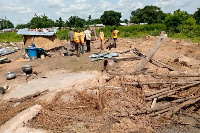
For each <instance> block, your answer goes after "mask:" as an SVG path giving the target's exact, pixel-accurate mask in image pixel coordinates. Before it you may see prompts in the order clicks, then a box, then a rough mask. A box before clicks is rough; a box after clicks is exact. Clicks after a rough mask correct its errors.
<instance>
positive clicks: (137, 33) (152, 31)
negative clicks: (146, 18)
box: [97, 24, 166, 38]
mask: <svg viewBox="0 0 200 133" xmlns="http://www.w3.org/2000/svg"><path fill="white" fill-rule="evenodd" d="M113 29H114V26H107V27H105V28H104V29H103V31H104V34H105V37H112V32H113ZM116 29H117V30H119V32H120V34H119V37H122V38H126V37H129V38H136V37H143V36H146V35H152V36H158V35H160V33H161V31H163V30H166V26H165V25H164V24H154V25H132V26H119V27H116ZM99 32H100V29H99V30H97V33H99Z"/></svg>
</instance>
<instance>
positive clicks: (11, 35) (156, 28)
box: [0, 24, 200, 43]
mask: <svg viewBox="0 0 200 133" xmlns="http://www.w3.org/2000/svg"><path fill="white" fill-rule="evenodd" d="M116 28H117V30H119V32H120V33H119V37H120V38H139V37H144V36H147V35H152V36H159V35H160V33H161V31H167V27H166V25H164V24H153V25H132V26H119V27H116ZM113 29H114V26H106V27H105V28H103V31H104V34H105V37H112V32H113ZM75 30H76V29H74V31H75ZM81 30H84V29H81ZM100 30H101V29H98V30H97V31H96V32H97V35H99V33H100ZM179 30H180V33H175V32H173V31H167V34H168V36H169V37H170V38H176V39H184V40H191V41H193V42H198V43H200V26H199V25H195V26H194V27H191V26H190V27H187V26H184V25H183V26H180V27H179ZM68 32H69V29H64V30H58V31H57V33H56V35H57V37H58V38H59V39H60V40H66V39H68V37H67V36H68ZM22 37H23V36H22V35H17V33H16V32H4V33H3V34H0V43H1V42H3V41H6V42H21V41H22Z"/></svg>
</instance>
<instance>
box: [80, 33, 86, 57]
mask: <svg viewBox="0 0 200 133" xmlns="http://www.w3.org/2000/svg"><path fill="white" fill-rule="evenodd" d="M80 36H81V46H82V51H81V53H82V54H83V53H84V44H85V33H83V32H82V31H81V32H80Z"/></svg>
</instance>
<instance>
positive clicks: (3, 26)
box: [0, 19, 14, 30]
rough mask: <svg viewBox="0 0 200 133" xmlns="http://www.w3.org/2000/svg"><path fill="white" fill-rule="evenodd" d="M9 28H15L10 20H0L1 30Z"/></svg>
mask: <svg viewBox="0 0 200 133" xmlns="http://www.w3.org/2000/svg"><path fill="white" fill-rule="evenodd" d="M7 28H14V25H13V23H11V22H10V21H9V20H4V19H3V20H0V30H3V29H7Z"/></svg>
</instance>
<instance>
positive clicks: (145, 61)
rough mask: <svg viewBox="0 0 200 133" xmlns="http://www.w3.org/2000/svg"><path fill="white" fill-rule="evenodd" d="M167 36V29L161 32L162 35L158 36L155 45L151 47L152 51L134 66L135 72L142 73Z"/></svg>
mask: <svg viewBox="0 0 200 133" xmlns="http://www.w3.org/2000/svg"><path fill="white" fill-rule="evenodd" d="M165 38H166V36H165V31H162V32H161V34H160V37H159V38H158V40H157V42H156V44H155V45H154V47H153V48H152V49H151V51H150V52H149V54H148V55H147V56H146V57H145V58H144V59H143V60H141V61H140V62H139V63H138V64H137V66H136V67H135V68H134V71H133V73H134V74H139V73H141V70H142V69H143V68H144V67H145V66H146V65H147V64H148V62H149V61H150V60H151V59H152V58H153V56H154V54H155V53H156V52H157V50H158V49H159V47H160V45H161V43H162V41H164V40H165Z"/></svg>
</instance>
